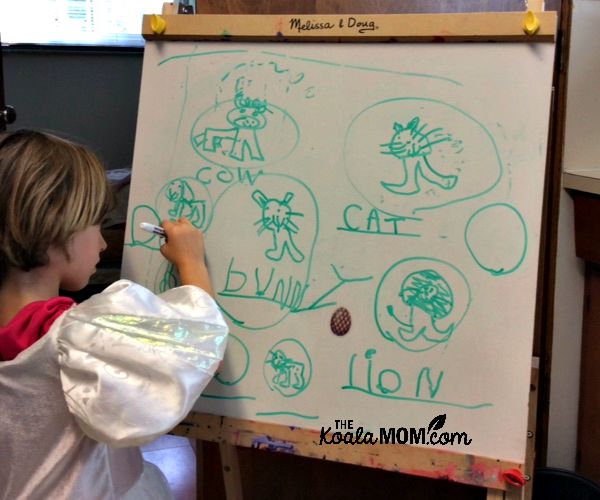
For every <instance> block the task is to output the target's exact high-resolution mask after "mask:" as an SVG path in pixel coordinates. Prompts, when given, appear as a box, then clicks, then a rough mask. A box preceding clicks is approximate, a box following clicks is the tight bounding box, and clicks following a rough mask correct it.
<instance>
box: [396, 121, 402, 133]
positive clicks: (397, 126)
mask: <svg viewBox="0 0 600 500" xmlns="http://www.w3.org/2000/svg"><path fill="white" fill-rule="evenodd" d="M403 130H404V127H403V126H402V125H400V124H399V123H398V122H394V132H402V131H403Z"/></svg>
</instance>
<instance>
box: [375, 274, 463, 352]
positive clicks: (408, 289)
mask: <svg viewBox="0 0 600 500" xmlns="http://www.w3.org/2000/svg"><path fill="white" fill-rule="evenodd" d="M399 295H400V298H401V299H402V302H403V303H404V304H405V305H406V306H408V307H409V308H410V310H409V314H408V320H407V321H403V320H402V319H401V318H400V315H399V314H396V312H395V310H394V306H393V305H391V304H390V305H388V306H387V308H386V309H387V313H388V314H389V316H390V317H391V318H393V319H394V320H395V321H396V322H397V323H398V324H399V327H398V329H397V333H398V338H397V340H398V341H404V342H413V341H415V340H416V339H417V338H419V337H420V336H424V337H426V338H427V339H428V340H430V341H432V342H445V341H447V340H448V339H449V338H450V335H451V334H452V332H453V331H454V323H452V324H451V325H450V326H448V328H446V329H445V330H443V329H440V328H438V327H437V326H436V321H437V320H440V319H443V318H445V317H446V316H448V315H449V314H450V313H451V312H452V310H453V308H454V296H453V294H452V289H451V288H450V285H448V283H447V282H446V280H445V279H444V278H443V277H442V276H441V275H440V274H439V273H438V272H436V271H434V270H432V269H424V270H422V271H417V272H415V273H412V274H410V275H409V276H407V278H406V279H405V280H404V282H403V283H402V287H401V289H400V294H399ZM417 311H421V316H420V318H419V319H418V320H417V319H416V318H415V313H416V312H417ZM422 313H425V316H423V315H422ZM427 317H428V321H425V318H427ZM415 323H416V326H417V328H415ZM427 323H429V324H427ZM430 329H432V330H433V332H430ZM415 330H416V331H415Z"/></svg>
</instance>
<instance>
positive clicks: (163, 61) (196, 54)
mask: <svg viewBox="0 0 600 500" xmlns="http://www.w3.org/2000/svg"><path fill="white" fill-rule="evenodd" d="M246 52H248V50H247V49H240V50H213V51H211V52H198V53H193V52H192V53H190V54H180V55H177V56H171V57H167V58H166V59H163V60H162V61H160V62H159V63H158V64H157V66H162V65H163V64H165V63H168V62H170V61H174V60H175V59H186V58H192V57H200V56H213V55H216V54H245V53H246Z"/></svg>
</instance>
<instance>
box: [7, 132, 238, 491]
mask: <svg viewBox="0 0 600 500" xmlns="http://www.w3.org/2000/svg"><path fill="white" fill-rule="evenodd" d="M109 200H110V186H109V185H108V183H107V181H106V176H105V172H104V169H103V168H102V166H101V164H100V163H99V161H98V159H97V158H96V157H95V156H94V155H93V154H92V153H91V152H90V151H88V150H86V149H85V148H83V147H81V146H78V145H75V144H72V143H70V142H67V141H64V140H62V139H59V138H58V137H54V136H52V135H49V134H45V133H40V132H33V131H18V132H14V133H10V134H0V224H2V226H1V229H0V361H1V362H0V457H1V461H2V462H1V466H0V499H3V500H5V499H10V500H16V499H28V500H35V499H53V500H54V499H63V498H72V499H109V498H110V499H144V500H147V499H158V498H160V499H164V498H171V494H170V492H169V489H168V484H167V483H166V481H165V479H164V477H163V476H162V474H161V473H160V471H159V470H158V469H157V468H156V467H154V466H152V465H151V464H148V463H145V462H144V461H143V460H142V457H141V453H140V450H139V448H138V446H140V445H141V444H143V443H147V442H150V441H152V440H153V439H155V438H157V437H158V436H160V435H161V434H164V433H166V432H168V431H169V430H170V429H172V428H173V427H174V426H175V425H176V424H177V423H178V422H179V421H180V420H181V419H183V418H184V417H185V416H186V414H187V413H188V412H189V410H190V409H191V407H192V405H193V404H194V402H195V401H196V399H197V398H198V397H199V396H200V393H201V392H202V390H203V389H204V387H205V386H206V385H207V384H208V382H209V381H210V379H211V377H212V375H213V374H214V373H215V371H216V369H217V366H218V365H219V362H220V361H221V359H222V358H223V354H224V349H225V343H226V336H227V326H226V324H225V321H224V320H223V317H222V316H221V314H220V312H219V310H218V308H217V306H216V304H215V302H214V300H213V299H212V298H211V297H210V296H209V294H208V293H207V292H206V291H208V292H211V285H210V281H209V278H208V273H207V271H206V266H205V263H204V243H203V239H202V233H200V232H199V231H198V230H197V229H195V228H194V227H193V226H192V224H191V223H190V222H189V221H187V220H186V219H180V220H178V221H177V222H168V221H166V222H164V223H163V227H164V229H165V231H166V233H167V241H166V242H165V244H164V245H163V246H162V247H161V252H162V254H163V255H164V256H165V257H166V258H167V259H168V260H169V261H170V262H171V263H173V264H174V265H175V266H176V267H177V268H178V270H179V274H180V278H181V282H182V283H183V285H187V286H181V287H178V288H174V289H172V290H169V291H167V292H166V293H164V294H162V295H161V296H156V295H154V294H152V293H151V292H150V291H148V290H146V289H145V288H143V287H141V286H139V285H136V284H134V283H131V282H129V281H126V280H121V281H118V282H117V283H114V284H113V285H111V286H109V287H108V288H107V289H106V290H105V291H104V292H103V293H101V294H98V295H95V296H93V297H92V298H90V299H89V300H87V301H85V302H83V303H82V304H79V305H75V304H74V303H73V302H72V301H71V300H70V299H68V298H64V297H57V295H58V290H59V287H60V288H62V289H65V290H79V289H81V288H83V287H84V286H85V285H86V284H87V282H88V280H89V278H90V276H91V275H92V274H93V272H94V270H95V266H96V264H97V263H98V260H99V254H100V252H102V251H103V250H104V249H105V248H106V242H105V241H104V239H103V238H102V236H101V234H100V226H99V224H100V222H101V220H102V218H103V217H104V215H105V214H106V212H107V209H108V207H109ZM205 290H206V291H205Z"/></svg>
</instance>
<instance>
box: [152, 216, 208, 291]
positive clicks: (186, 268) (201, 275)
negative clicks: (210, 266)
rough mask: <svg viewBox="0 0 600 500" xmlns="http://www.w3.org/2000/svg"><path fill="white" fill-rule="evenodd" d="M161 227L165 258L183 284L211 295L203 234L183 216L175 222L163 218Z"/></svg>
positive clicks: (161, 248)
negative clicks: (165, 234) (163, 231)
mask: <svg viewBox="0 0 600 500" xmlns="http://www.w3.org/2000/svg"><path fill="white" fill-rule="evenodd" d="M162 227H163V228H164V230H165V232H166V233H167V240H166V242H165V243H164V245H162V246H161V247H160V253H162V254H163V256H164V257H165V259H167V260H168V261H169V262H171V263H172V264H174V265H175V267H177V270H178V271H179V277H180V278H181V283H182V284H183V285H196V286H199V287H201V288H203V289H204V290H206V291H207V292H208V293H210V294H211V295H212V294H213V293H212V286H211V283H210V279H209V278H208V271H207V270H206V263H205V261H204V236H203V234H202V231H200V230H199V229H196V228H195V227H194V226H193V225H192V223H191V222H190V221H189V220H187V219H186V218H185V217H181V218H180V219H179V220H177V221H176V222H172V221H168V220H165V221H163V222H162Z"/></svg>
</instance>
